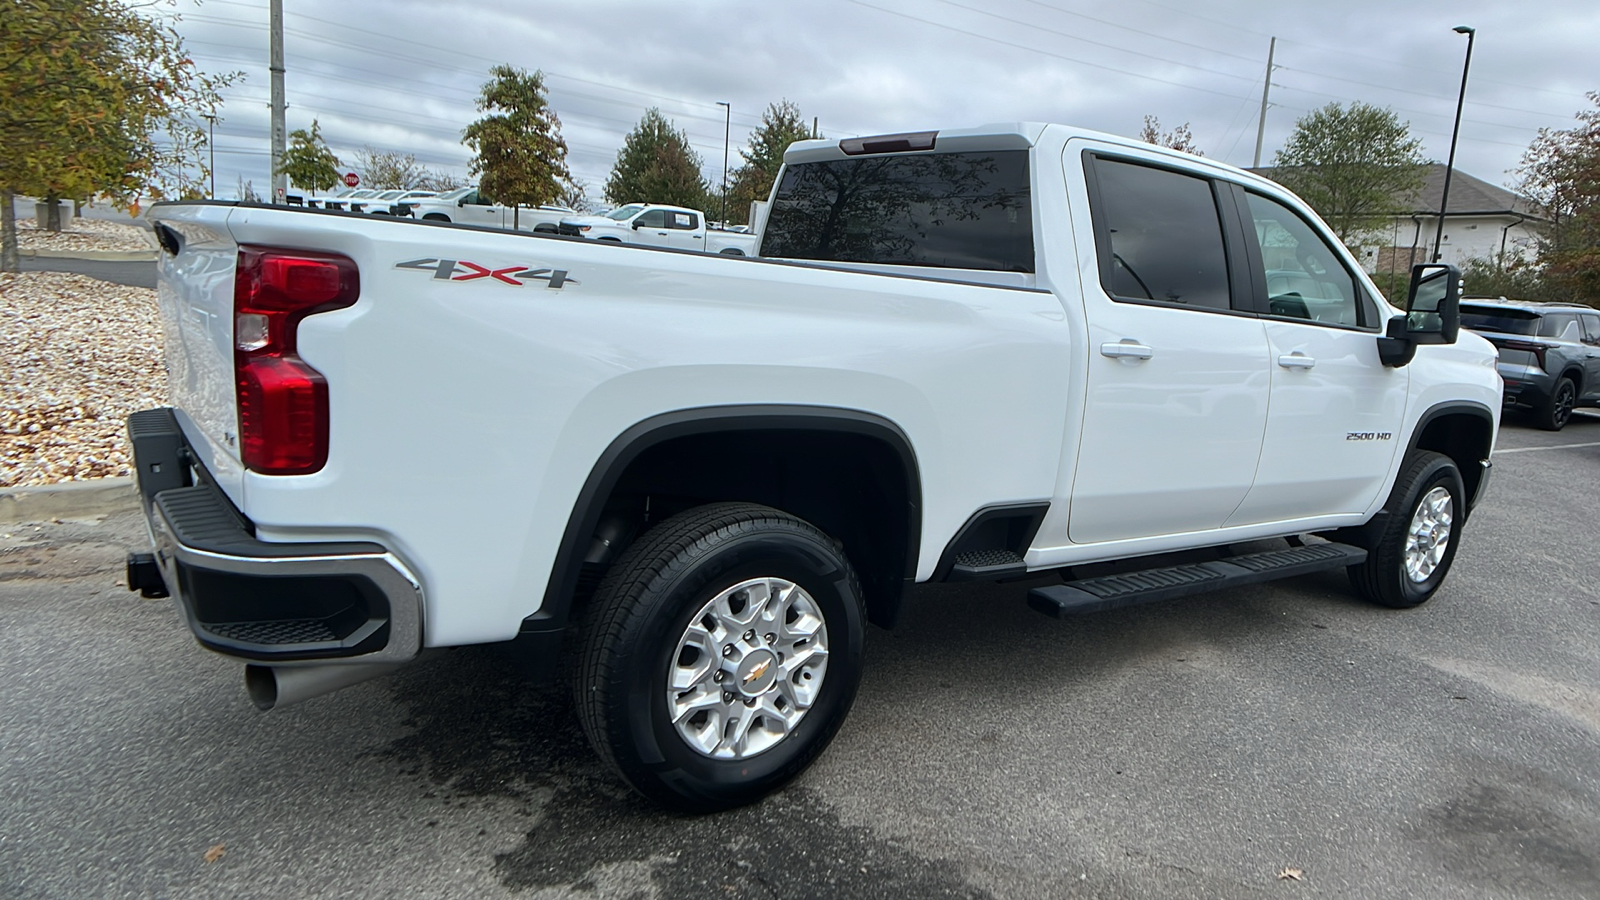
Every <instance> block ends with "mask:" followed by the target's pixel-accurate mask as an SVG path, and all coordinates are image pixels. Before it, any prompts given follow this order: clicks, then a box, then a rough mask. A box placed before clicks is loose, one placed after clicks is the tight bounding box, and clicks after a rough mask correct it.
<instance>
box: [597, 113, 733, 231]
mask: <svg viewBox="0 0 1600 900" xmlns="http://www.w3.org/2000/svg"><path fill="white" fill-rule="evenodd" d="M604 193H605V198H606V202H608V203H615V204H618V205H621V204H623V203H666V204H671V205H673V206H687V207H690V208H693V209H704V208H705V207H706V206H707V202H706V201H707V199H708V198H709V197H710V196H711V189H710V186H709V185H707V184H706V180H705V177H704V176H703V175H702V174H701V173H700V154H698V153H696V152H694V149H693V148H691V147H690V146H689V136H688V135H687V134H686V133H684V132H683V131H680V130H678V129H677V128H676V127H674V126H673V124H672V122H671V121H670V120H668V119H667V118H666V117H665V116H663V115H661V110H659V109H654V108H652V109H650V110H647V111H646V112H645V114H644V118H642V119H640V120H639V124H638V125H635V126H634V128H633V130H632V131H630V132H628V136H627V138H625V139H624V140H623V142H622V149H621V150H618V151H617V161H616V164H615V165H613V166H612V167H611V174H610V176H609V177H608V178H606V184H605V188H604Z"/></svg>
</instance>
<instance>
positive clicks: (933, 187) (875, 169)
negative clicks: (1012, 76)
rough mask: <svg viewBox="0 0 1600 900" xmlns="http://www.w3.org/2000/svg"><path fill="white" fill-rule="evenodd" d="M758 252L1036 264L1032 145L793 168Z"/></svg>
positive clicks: (920, 262)
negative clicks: (1030, 167)
mask: <svg viewBox="0 0 1600 900" xmlns="http://www.w3.org/2000/svg"><path fill="white" fill-rule="evenodd" d="M761 255H762V256H767V257H777V258H782V259H814V260H825V261H829V262H862V263H881V264H888V265H902V266H931V267H939V268H951V269H978V270H988V271H1001V272H1032V271H1033V195H1032V191H1031V190H1030V188H1029V185H1028V152H1027V151H1026V150H996V151H992V152H984V153H930V154H917V155H912V156H881V157H868V158H865V159H836V160H826V161H822V162H808V163H797V164H795V165H791V166H787V167H785V169H784V170H783V180H782V181H781V182H780V183H779V184H778V190H777V193H776V194H775V195H774V197H773V201H772V211H771V213H770V214H769V215H768V217H767V225H766V236H765V237H764V238H763V239H762V246H761Z"/></svg>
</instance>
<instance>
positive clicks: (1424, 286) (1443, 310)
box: [1405, 263, 1462, 344]
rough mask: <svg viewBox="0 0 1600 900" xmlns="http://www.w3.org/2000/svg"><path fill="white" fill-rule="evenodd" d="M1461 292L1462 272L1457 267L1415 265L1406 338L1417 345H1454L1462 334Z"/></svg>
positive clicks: (1412, 272) (1435, 264)
mask: <svg viewBox="0 0 1600 900" xmlns="http://www.w3.org/2000/svg"><path fill="white" fill-rule="evenodd" d="M1461 292H1462V281H1461V270H1460V269H1457V268H1456V267H1455V266H1451V265H1446V264H1444V263H1422V264H1420V265H1416V266H1412V267H1411V288H1410V290H1409V291H1407V292H1406V319H1405V322H1406V327H1405V337H1406V338H1407V339H1408V340H1410V341H1411V342H1412V343H1414V344H1454V343H1455V342H1456V338H1457V337H1458V336H1459V335H1460V334H1461Z"/></svg>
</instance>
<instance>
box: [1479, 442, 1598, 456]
mask: <svg viewBox="0 0 1600 900" xmlns="http://www.w3.org/2000/svg"><path fill="white" fill-rule="evenodd" d="M1576 447H1600V441H1590V442H1589V443H1587V444H1557V445H1556V446H1554V447H1512V448H1511V449H1510V450H1496V451H1494V455H1495V456H1499V455H1500V454H1502V453H1528V452H1530V451H1533V450H1572V449H1574V448H1576Z"/></svg>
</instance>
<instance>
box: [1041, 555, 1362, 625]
mask: <svg viewBox="0 0 1600 900" xmlns="http://www.w3.org/2000/svg"><path fill="white" fill-rule="evenodd" d="M1366 560H1367V551H1365V550H1363V549H1361V548H1360V547H1352V546H1350V545H1349V544H1307V545H1306V546H1304V547H1290V548H1288V549H1285V550H1269V551H1267V552H1265V553H1251V554H1248V555H1245V556H1235V557H1232V558H1231V559H1225V560H1217V561H1214V562H1201V563H1190V564H1188V565H1181V566H1168V567H1167V568H1164V569H1146V570H1145V571H1143V572H1128V573H1125V574H1122V575H1102V576H1100V577H1098V578H1084V579H1082V580H1079V581H1071V582H1067V583H1066V584H1052V585H1048V586H1046V587H1039V588H1034V589H1033V590H1031V591H1029V592H1028V605H1029V606H1031V607H1033V608H1034V609H1036V610H1038V611H1039V612H1042V613H1044V614H1046V615H1050V616H1055V617H1056V618H1058V619H1061V618H1065V617H1067V616H1077V615H1083V614H1084V613H1093V612H1101V611H1104V610H1108V609H1116V608H1117V607H1119V606H1136V605H1138V604H1141V603H1157V602H1159V601H1162V600H1175V599H1177V598H1179V597H1187V596H1190V595H1191V594H1203V593H1207V592H1209V591H1216V590H1221V589H1223V588H1230V587H1239V586H1241V585H1246V584H1257V583H1259V582H1262V581H1273V580H1275V579H1278V578H1293V577H1294V576H1296V575H1310V574H1312V573H1313V572H1326V571H1329V570H1331V569H1343V568H1345V567H1347V566H1354V565H1359V564H1361V563H1363V562H1366Z"/></svg>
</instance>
